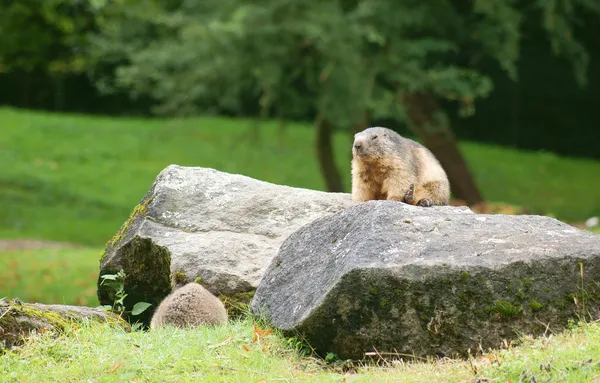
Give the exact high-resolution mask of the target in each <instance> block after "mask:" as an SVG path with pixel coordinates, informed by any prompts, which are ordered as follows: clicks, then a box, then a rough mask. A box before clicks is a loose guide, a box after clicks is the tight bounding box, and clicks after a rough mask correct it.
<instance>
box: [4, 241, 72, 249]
mask: <svg viewBox="0 0 600 383" xmlns="http://www.w3.org/2000/svg"><path fill="white" fill-rule="evenodd" d="M77 247H81V246H80V245H76V244H74V243H68V242H55V241H44V240H39V239H4V240H0V251H12V250H31V249H61V248H70V249H74V248H77Z"/></svg>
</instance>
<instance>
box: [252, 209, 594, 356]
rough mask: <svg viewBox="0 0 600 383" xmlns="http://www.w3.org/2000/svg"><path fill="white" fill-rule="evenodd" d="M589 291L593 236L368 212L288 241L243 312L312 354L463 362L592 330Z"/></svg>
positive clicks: (347, 214) (465, 217) (461, 216)
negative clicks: (564, 332) (584, 327)
mask: <svg viewBox="0 0 600 383" xmlns="http://www.w3.org/2000/svg"><path fill="white" fill-rule="evenodd" d="M582 275H583V278H582ZM598 281H600V235H597V234H593V233H589V232H585V231H581V230H579V229H576V228H574V227H572V226H569V225H567V224H564V223H562V222H560V221H558V220H556V219H552V218H548V217H543V216H531V215H530V216H524V215H521V216H511V215H484V214H481V215H480V214H474V213H472V212H471V211H470V210H469V209H468V208H464V207H463V208H460V207H450V206H445V207H430V208H422V207H416V206H409V205H406V204H403V203H399V202H391V201H368V202H365V203H361V204H359V205H355V206H352V207H350V208H348V209H346V210H344V211H342V212H340V213H337V214H335V215H332V216H329V217H324V218H320V219H318V220H315V221H313V222H312V223H310V224H308V225H306V226H304V227H302V228H301V229H300V230H298V231H297V232H295V233H294V234H292V235H291V236H290V237H289V238H287V239H286V240H285V241H284V243H283V244H282V245H281V248H280V250H279V253H278V255H277V257H276V258H275V259H274V260H273V262H272V263H271V264H270V265H269V267H268V269H267V271H266V273H265V276H264V278H263V280H262V281H261V283H260V285H259V287H258V289H257V291H256V294H255V296H254V299H253V302H252V306H251V308H252V311H253V312H254V313H255V314H256V315H259V316H263V317H265V319H267V320H270V321H271V323H272V324H273V325H274V326H275V327H277V328H279V329H282V330H284V331H289V332H290V333H292V332H295V331H300V332H301V333H303V334H304V335H305V336H306V338H307V339H308V340H309V341H310V342H311V343H312V344H313V346H314V347H315V348H316V350H317V351H318V352H319V353H321V354H325V353H327V352H333V353H336V354H337V355H338V356H339V357H341V358H352V359H360V358H362V357H363V356H364V353H365V352H369V351H374V350H377V351H379V352H382V353H383V352H391V353H401V354H415V355H418V356H419V355H420V356H434V355H435V356H456V355H463V356H464V355H465V354H466V353H467V350H469V349H471V351H472V352H475V351H476V350H478V348H479V347H482V348H483V349H488V348H496V347H499V346H500V345H501V344H502V342H503V340H504V339H507V340H509V341H510V340H512V339H515V338H516V337H517V334H518V333H524V334H533V335H536V334H539V333H543V332H545V331H547V330H548V329H549V330H550V331H554V330H560V329H562V328H564V326H565V325H567V323H568V321H569V319H573V318H577V315H591V316H593V317H594V318H597V316H598V311H599V306H598V301H597V299H598V298H599V297H600V286H599V285H598ZM575 298H577V300H576V299H575ZM575 302H577V303H575ZM547 326H549V327H548V328H547Z"/></svg>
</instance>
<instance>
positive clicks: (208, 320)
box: [150, 282, 228, 329]
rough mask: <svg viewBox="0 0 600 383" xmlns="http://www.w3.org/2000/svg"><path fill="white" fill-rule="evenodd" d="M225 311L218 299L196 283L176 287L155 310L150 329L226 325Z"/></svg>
mask: <svg viewBox="0 0 600 383" xmlns="http://www.w3.org/2000/svg"><path fill="white" fill-rule="evenodd" d="M227 319H228V318H227V310H226V309H225V306H224V305H223V303H222V302H221V301H220V300H219V298H217V297H215V296H214V295H213V294H211V293H210V292H209V291H208V290H206V289H205V288H204V287H202V286H201V285H200V284H198V283H194V282H192V283H187V284H185V285H183V286H181V287H176V288H175V290H173V292H172V293H171V294H169V295H168V296H167V297H166V298H165V299H164V300H163V301H162V302H161V303H160V305H158V307H157V308H156V311H155V312H154V315H153V316H152V320H151V321H150V328H151V329H157V328H159V327H162V326H166V325H171V326H175V327H179V328H185V327H194V326H199V325H218V324H224V323H227Z"/></svg>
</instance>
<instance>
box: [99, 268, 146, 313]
mask: <svg viewBox="0 0 600 383" xmlns="http://www.w3.org/2000/svg"><path fill="white" fill-rule="evenodd" d="M101 278H102V282H101V283H100V285H104V284H106V285H107V286H109V287H112V288H113V289H114V290H115V292H114V297H115V299H114V301H113V305H112V307H110V306H104V307H106V308H107V309H109V310H110V309H112V311H114V312H116V313H118V314H119V315H121V316H123V314H125V313H129V314H131V315H132V316H136V315H140V314H141V313H143V312H144V311H146V309H148V307H150V306H152V303H148V302H136V303H135V304H134V305H133V308H132V309H131V311H127V310H126V309H125V303H124V302H125V298H126V297H127V293H126V292H125V278H126V274H125V271H123V270H120V271H119V272H118V273H116V274H103V275H102V276H101Z"/></svg>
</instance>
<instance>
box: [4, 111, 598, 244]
mask: <svg viewBox="0 0 600 383" xmlns="http://www.w3.org/2000/svg"><path fill="white" fill-rule="evenodd" d="M251 125H252V122H251V121H250V120H234V119H226V118H208V117H207V118H193V119H182V120H177V119H164V120H163V119H125V118H118V119H117V118H100V117H88V116H71V115H60V114H47V113H42V112H31V111H18V110H14V109H0V126H1V127H2V128H1V134H0V165H2V171H0V209H2V210H1V214H0V239H1V238H39V239H47V240H54V241H66V242H72V243H78V244H85V245H89V246H94V247H100V246H103V245H104V243H105V242H106V240H107V239H108V238H110V237H111V236H112V234H113V233H114V232H115V231H116V230H117V229H118V227H119V226H120V225H121V224H122V223H123V222H124V221H125V219H126V218H127V216H128V215H129V213H130V211H131V209H132V208H133V207H134V206H135V205H136V204H137V203H138V202H139V201H140V199H141V198H142V197H143V196H144V194H145V193H146V191H147V190H148V189H149V187H150V185H152V182H153V181H154V179H155V177H156V176H157V175H158V173H159V172H160V171H161V170H162V169H164V168H165V167H166V166H168V165H170V164H179V165H184V166H202V167H210V168H215V169H218V170H222V171H225V172H230V173H239V174H243V175H247V176H250V177H254V178H257V179H260V180H264V181H268V182H273V183H278V184H285V185H290V186H297V187H303V188H309V189H318V190H323V189H324V183H323V180H322V177H321V173H320V169H319V167H318V163H317V161H316V158H315V155H314V151H313V148H314V144H313V132H312V130H311V129H310V126H307V125H301V124H292V123H290V124H289V125H288V126H286V130H285V132H284V135H283V137H280V135H279V133H278V129H277V125H276V124H275V123H269V122H267V123H265V124H264V126H263V129H262V130H261V135H262V136H261V139H260V140H258V141H254V140H252V139H251V135H250V134H249V132H250V129H251ZM349 146H350V138H349V137H348V136H347V135H343V134H338V135H337V136H336V137H335V150H336V160H337V163H338V165H339V167H340V169H341V170H342V172H343V175H344V181H345V184H346V187H347V190H349V187H350V176H349V174H350V149H349ZM461 148H462V150H463V153H464V155H465V157H466V159H467V160H468V163H469V166H470V168H471V169H472V171H473V173H474V175H475V178H476V181H477V184H478V185H479V187H480V189H481V192H482V194H483V195H484V197H485V198H486V199H487V200H488V201H490V202H496V203H507V204H514V205H518V206H523V207H525V208H527V209H528V211H530V212H533V213H540V214H551V215H554V216H556V217H557V218H559V219H562V220H567V221H583V220H585V219H587V218H589V217H590V216H593V215H600V192H599V190H600V177H598V174H600V162H597V161H589V160H581V159H567V158H561V157H558V156H556V155H554V154H551V153H532V152H519V151H514V150H510V149H507V148H500V147H493V146H489V145H481V144H475V143H468V142H465V143H462V144H461Z"/></svg>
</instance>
